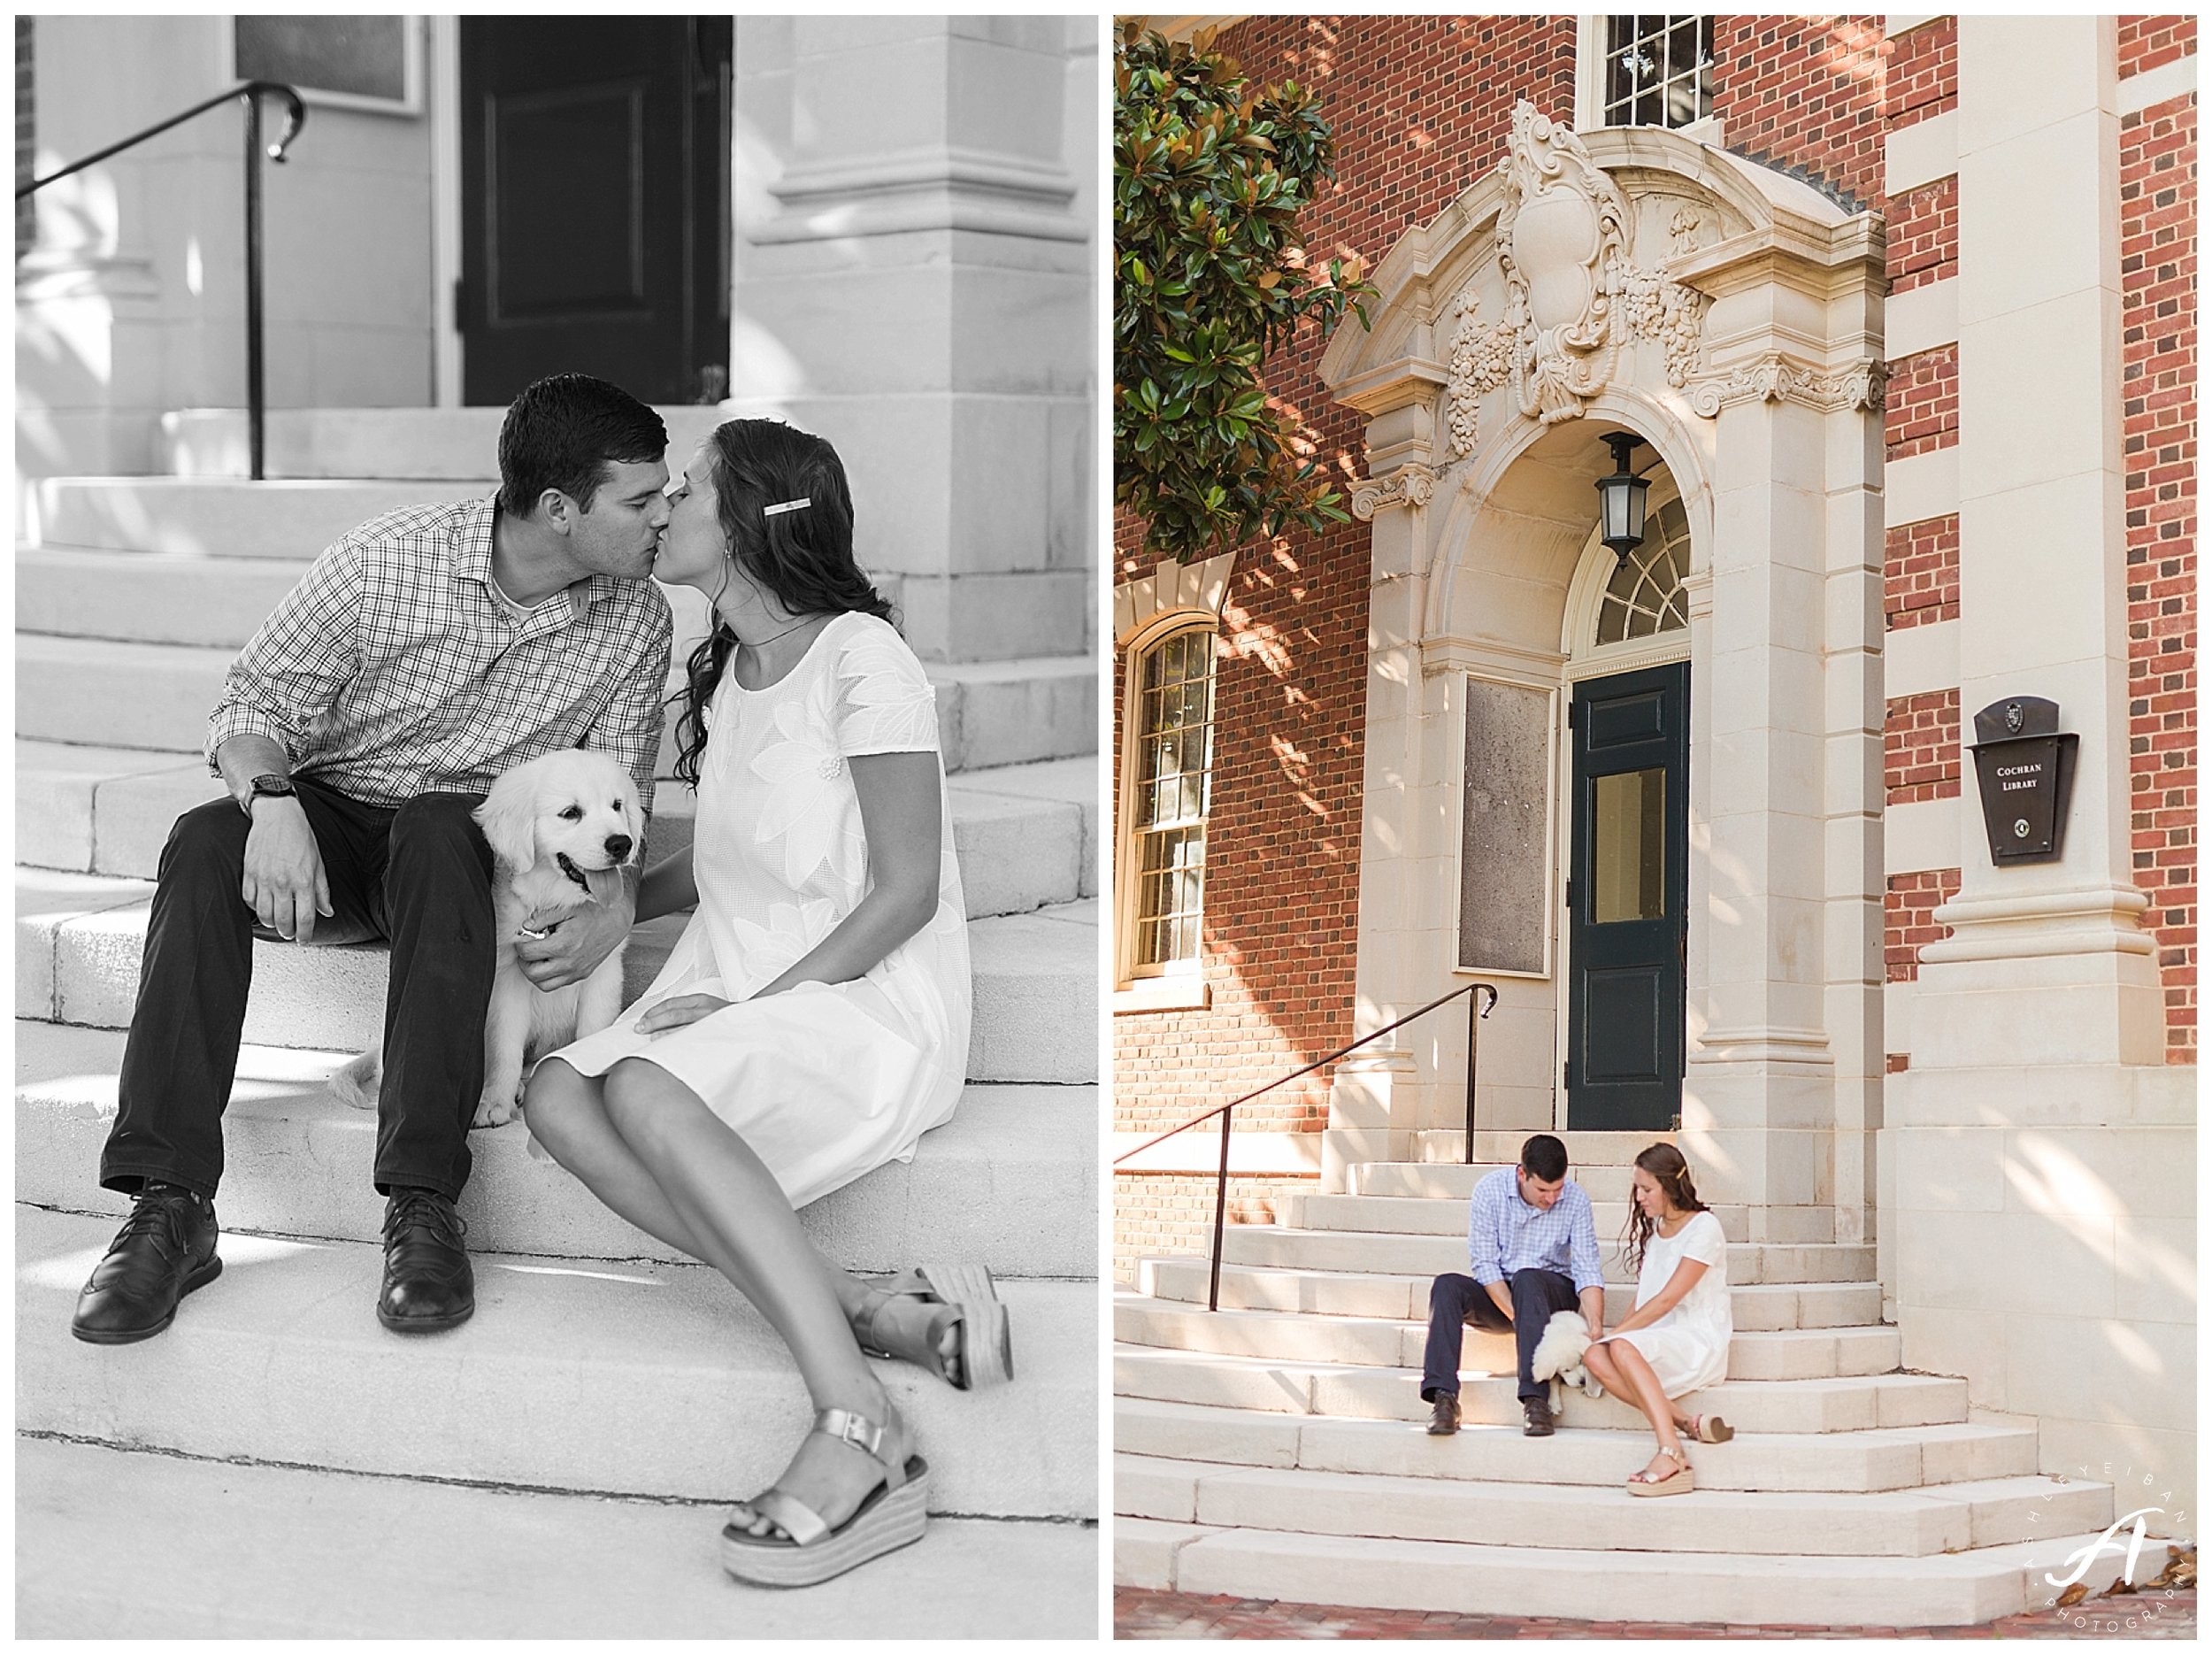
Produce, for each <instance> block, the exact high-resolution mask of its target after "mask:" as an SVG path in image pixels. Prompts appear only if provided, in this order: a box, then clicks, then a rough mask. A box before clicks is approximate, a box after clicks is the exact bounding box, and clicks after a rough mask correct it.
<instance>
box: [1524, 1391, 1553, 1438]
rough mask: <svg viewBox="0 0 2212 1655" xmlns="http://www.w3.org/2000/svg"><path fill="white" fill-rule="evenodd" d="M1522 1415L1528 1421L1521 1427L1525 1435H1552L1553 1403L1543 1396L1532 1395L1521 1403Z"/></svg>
mask: <svg viewBox="0 0 2212 1655" xmlns="http://www.w3.org/2000/svg"><path fill="white" fill-rule="evenodd" d="M1521 1417H1522V1418H1523V1419H1524V1420H1527V1421H1528V1423H1527V1424H1525V1425H1524V1426H1523V1427H1522V1428H1521V1435H1522V1436H1550V1435H1551V1404H1549V1403H1548V1402H1546V1401H1545V1400H1544V1399H1543V1398H1542V1397H1530V1398H1529V1399H1528V1400H1527V1401H1526V1402H1525V1403H1523V1404H1522V1405H1521Z"/></svg>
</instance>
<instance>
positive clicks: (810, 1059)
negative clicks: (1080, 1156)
mask: <svg viewBox="0 0 2212 1655" xmlns="http://www.w3.org/2000/svg"><path fill="white" fill-rule="evenodd" d="M937 751H939V746H938V735H937V708H936V697H935V691H934V690H933V689H932V687H931V685H930V682H929V680H928V678H927V677H926V675H925V674H924V673H923V671H922V666H921V663H920V662H919V661H918V660H917V659H916V658H915V656H914V652H913V651H912V650H910V649H909V648H907V646H906V642H905V640H904V639H902V638H901V637H900V636H899V635H898V633H897V632H896V631H895V629H894V628H893V627H891V625H890V624H889V623H888V622H887V621H883V620H877V619H876V618H875V617H874V616H872V615H864V614H860V613H857V612H849V613H846V614H842V615H840V616H838V617H837V618H836V619H835V620H832V621H831V622H830V623H829V624H828V625H827V626H826V627H823V628H822V630H821V631H820V632H819V633H818V634H817V635H816V636H815V639H814V642H813V643H812V644H811V645H810V647H809V648H808V650H807V653H806V655H805V656H804V658H802V659H801V661H800V662H799V664H798V666H795V667H794V668H793V669H792V670H791V671H790V672H789V673H787V674H785V675H784V676H783V678H781V679H780V680H779V681H777V682H775V683H773V684H772V685H770V686H769V687H768V688H766V689H746V688H745V687H744V686H743V685H741V684H740V683H739V682H738V681H736V678H735V677H734V675H733V674H732V673H731V672H730V671H729V670H728V669H727V668H726V669H725V670H724V673H723V676H722V681H721V683H720V684H719V685H718V687H717V688H716V689H715V692H714V696H713V699H712V701H711V702H710V709H709V722H708V727H707V743H706V751H705V753H704V755H703V758H702V760H701V765H700V774H699V797H698V812H699V813H698V822H697V827H696V830H695V838H694V841H693V847H692V873H693V877H694V880H695V883H696V884H697V886H698V890H699V905H698V907H697V909H696V910H695V911H694V912H693V913H692V916H691V921H690V923H689V924H688V925H687V926H686V927H685V928H684V932H683V935H682V936H681V937H680V938H679V939H678V940H677V943H676V946H675V948H674V950H673V951H672V952H671V953H670V955H669V957H668V963H667V964H666V965H665V966H663V967H662V968H661V972H660V974H659V975H658V976H657V977H656V978H655V979H654V980H653V983H652V986H651V987H650V988H649V989H646V991H645V993H644V996H643V997H641V999H640V1000H639V1001H638V1003H637V1004H636V1005H633V1006H631V1007H629V1008H628V1009H627V1010H626V1011H625V1012H622V1014H621V1015H620V1016H618V1017H617V1018H616V1019H615V1020H614V1023H613V1025H612V1026H611V1028H606V1029H603V1030H602V1031H601V1032H600V1033H598V1034H596V1035H588V1036H587V1037H586V1038H584V1039H582V1040H580V1041H578V1042H577V1043H575V1044H573V1045H572V1046H569V1047H567V1048H565V1050H564V1051H561V1052H560V1053H559V1054H558V1055H559V1057H560V1058H561V1059H562V1060H563V1061H564V1062H566V1063H568V1064H571V1065H572V1066H574V1067H575V1068H576V1069H578V1070H579V1071H580V1073H582V1074H605V1073H606V1072H607V1071H608V1069H610V1068H611V1067H612V1066H614V1065H615V1063H616V1062H618V1060H620V1059H621V1058H645V1059H646V1060H648V1061H649V1062H651V1063H654V1064H657V1065H658V1066H660V1067H662V1068H664V1069H665V1070H667V1071H668V1073H669V1074H672V1075H674V1076H675V1077H676V1078H677V1079H678V1080H680V1081H681V1082H683V1083H684V1084H685V1085H686V1086H687V1087H689V1088H690V1089H692V1090H693V1091H695V1092H696V1093H697V1094H698V1095H699V1096H700V1097H702V1098H703V1099H705V1101H706V1103H707V1105H708V1107H710V1109H712V1110H713V1111H714V1112H715V1113H716V1114H717V1115H718V1116H719V1117H721V1119H722V1120H726V1121H727V1122H728V1123H729V1125H730V1126H731V1127H732V1128H733V1129H734V1130H735V1131H736V1132H737V1134H738V1135H739V1136H741V1137H742V1138H743V1139H744V1140H745V1142H746V1143H748V1144H749V1145H750V1146H751V1148H752V1150H753V1151H754V1152H755V1153H756V1154H757V1155H758V1156H759V1157H760V1158H761V1159H762V1160H763V1161H764V1162H765V1163H766V1165H767V1166H768V1169H769V1170H770V1171H771V1172H772V1173H773V1174H775V1177H776V1182H778V1183H779V1184H780V1185H781V1186H782V1188H783V1192H784V1194H785V1195H786V1196H787V1197H789V1198H790V1201H791V1204H792V1205H794V1206H803V1205H806V1203H808V1202H810V1201H813V1200H815V1199H817V1198H818V1197H822V1196H825V1195H827V1194H828V1193H829V1192H830V1191H831V1190H833V1189H839V1188H841V1186H843V1185H845V1184H849V1183H850V1182H852V1181H853V1180H854V1179H856V1178H858V1177H860V1176H861V1175H862V1174H865V1173H869V1172H872V1171H873V1170H874V1169H875V1168H877V1167H879V1166H883V1165H884V1164H885V1163H886V1162H887V1161H893V1160H910V1159H913V1155H914V1144H915V1141H916V1140H917V1139H918V1138H919V1137H920V1136H921V1135H922V1134H923V1133H925V1132H926V1131H927V1130H929V1128H932V1127H934V1126H938V1125H940V1124H941V1123H942V1122H944V1121H946V1120H950V1119H951V1117H952V1112H953V1110H954V1107H955V1106H956V1105H957V1104H958V1103H959V1101H960V1092H961V1088H962V1086H963V1085H964V1079H965V1076H966V1074H967V1065H968V1018H969V1001H970V986H969V973H968V934H967V920H966V905H965V904H964V901H963V900H962V897H961V891H960V868H959V864H958V863H957V862H956V860H955V858H954V856H953V844H952V810H951V804H950V801H949V796H948V795H947V794H946V791H945V788H944V766H943V763H942V761H940V762H939V765H938V769H937V779H938V795H939V799H940V804H939V806H938V814H939V821H938V831H939V834H940V835H941V838H940V843H941V850H940V852H939V871H938V877H937V912H936V914H935V916H934V917H933V919H932V920H930V922H929V923H928V924H927V925H926V926H924V927H923V928H922V929H921V930H919V931H918V932H917V933H915V935H913V936H911V937H910V938H908V939H907V941H906V942H904V943H901V944H900V945H899V947H898V948H896V949H895V950H894V951H892V952H891V953H890V955H888V956H887V958H885V959H883V960H882V961H881V962H880V963H879V964H878V965H877V966H875V968H874V969H873V970H872V971H870V972H869V973H868V974H867V975H866V976H864V977H861V978H857V979H856V980H855V981H850V982H840V983H819V982H804V983H801V984H800V985H799V986H798V987H797V988H795V989H789V990H787V991H786V992H784V993H780V994H772V995H770V996H768V997H766V998H764V999H759V1000H752V999H749V998H748V997H749V995H751V994H752V993H753V991H754V990H755V989H758V988H760V987H761V986H762V985H763V984H764V983H767V982H769V981H772V980H773V979H775V978H777V977H779V976H781V975H782V974H783V973H784V972H785V971H786V970H787V969H788V968H789V967H790V966H792V965H794V964H795V962H797V961H798V960H799V959H801V958H803V957H804V956H805V955H806V954H807V953H808V952H809V951H811V950H812V949H813V948H814V947H815V946H816V945H817V944H818V943H820V942H821V941H822V939H823V938H824V937H826V936H827V935H829V934H830V933H831V932H832V931H833V930H834V929H835V928H837V926H838V924H839V923H840V922H841V920H843V919H844V918H845V916H846V915H848V914H849V913H850V912H852V911H853V910H854V909H855V908H856V907H857V906H858V905H859V904H860V899H861V898H862V897H863V896H864V895H865V894H866V892H867V889H868V839H867V835H866V832H865V831H864V828H863V827H862V824H861V819H860V801H859V797H858V796H857V795H856V793H855V792H854V790H853V778H852V770H851V766H850V764H849V760H851V759H854V758H860V757H862V756H863V755H865V754H869V753H904V752H929V753H935V752H937ZM687 994H711V995H714V996H717V997H719V998H722V999H726V1000H732V1001H735V1002H737V1003H738V1004H735V1005H729V1006H726V1007H725V1008H724V1009H723V1010H721V1011H718V1012H714V1013H712V1014H711V1015H710V1016H707V1017H704V1018H702V1019H700V1020H698V1021H696V1022H695V1023H691V1024H689V1025H687V1026H686V1027H684V1028H677V1029H672V1030H670V1031H668V1032H667V1033H664V1034H659V1035H641V1034H638V1033H637V1032H636V1024H637V1021H638V1019H639V1018H640V1017H641V1016H643V1015H644V1013H645V1012H647V1011H648V1010H649V1009H650V1008H651V1007H652V1006H654V1005H657V1004H659V1003H660V1002H661V1001H663V1000H666V999H672V998H674V997H679V996H681V995H687Z"/></svg>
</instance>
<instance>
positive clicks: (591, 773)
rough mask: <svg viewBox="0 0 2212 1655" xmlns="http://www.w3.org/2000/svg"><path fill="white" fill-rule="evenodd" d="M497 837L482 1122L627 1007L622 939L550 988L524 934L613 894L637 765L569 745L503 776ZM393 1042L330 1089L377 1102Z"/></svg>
mask: <svg viewBox="0 0 2212 1655" xmlns="http://www.w3.org/2000/svg"><path fill="white" fill-rule="evenodd" d="M475 815H476V823H477V826H479V827H480V828H482V829H483V830H484V839H485V842H486V843H488V844H489V845H490V846H491V848H492V861H493V865H494V866H493V872H492V916H493V919H492V923H493V936H494V938H495V948H496V951H497V961H496V970H495V975H494V976H493V979H492V998H491V1006H490V1009H489V1010H488V1012H487V1013H486V1014H485V1018H484V1090H483V1093H482V1095H481V1096H480V1097H479V1099H478V1101H477V1105H476V1124H477V1125H478V1126H480V1127H495V1126H501V1125H503V1124H504V1123H505V1122H507V1121H510V1120H513V1119H514V1118H515V1115H516V1112H517V1109H516V1105H517V1104H518V1101H519V1100H520V1098H521V1096H522V1082H523V1076H524V1074H526V1071H527V1069H528V1067H529V1065H530V1063H531V1062H532V1061H533V1060H534V1059H535V1058H540V1057H542V1056H543V1055H544V1054H545V1053H547V1052H549V1051H555V1050H557V1049H558V1048H559V1047H562V1046H565V1045H566V1044H568V1043H569V1042H571V1041H572V1040H576V1039H580V1038H581V1037H582V1036H583V1035H595V1034H597V1033H598V1032H599V1031H600V1030H601V1029H603V1028H606V1027H607V1025H608V1024H610V1023H611V1022H613V1021H614V1018H615V1013H616V1012H618V1011H620V1010H621V1009H622V950H621V949H620V948H617V949H616V950H615V951H614V952H613V953H611V954H610V955H608V956H607V958H605V959H603V960H602V961H601V962H600V963H599V966H598V968H597V969H596V970H595V971H594V972H593V973H592V974H591V975H590V976H588V977H587V978H585V979H584V980H583V981H581V982H575V983H571V984H570V985H569V986H568V987H566V988H565V989H538V988H535V987H534V986H533V985H532V983H531V981H530V980H529V978H527V977H526V976H524V975H523V974H522V967H521V965H520V962H519V961H518V960H517V958H515V942H516V938H517V936H518V935H519V934H520V932H521V930H522V928H523V926H524V925H525V924H526V922H527V921H528V920H529V919H530V916H531V915H533V914H542V913H549V912H555V911H557V910H566V909H576V908H580V907H582V906H584V905H585V904H587V903H592V902H606V901H608V900H610V899H611V898H612V897H614V896H615V894H616V893H617V892H618V889H620V886H621V882H622V873H621V870H622V868H623V866H625V865H626V864H628V863H630V862H633V861H634V860H636V858H637V857H638V855H639V854H640V846H641V835H642V832H643V827H644V824H643V822H642V821H641V820H640V812H639V809H638V797H637V786H636V784H635V783H634V782H633V781H631V780H630V773H629V772H628V771H627V770H626V769H625V768H624V767H623V766H621V765H619V764H618V763H617V762H616V761H615V760H613V759H612V758H608V757H607V756H606V755H605V754H604V753H592V752H585V751H581V750H580V749H575V748H567V749H564V750H562V751H559V752H551V753H547V754H546V755H544V756H543V757H542V758H533V759H532V760H530V762H529V763H527V764H524V765H517V766H515V767H514V768H513V769H512V770H510V771H508V772H507V774H504V775H503V776H501V777H500V778H499V780H498V781H495V782H493V783H492V790H491V792H490V794H489V795H488V796H487V797H486V798H485V800H484V802H483V804H480V805H479V806H478V807H477V809H476V812H475ZM383 1078H384V1051H383V1046H382V1043H381V1042H380V1043H377V1044H376V1045H373V1046H371V1047H370V1048H369V1049H368V1050H367V1051H365V1052H363V1053H362V1054H361V1055H360V1056H359V1057H357V1058H354V1059H353V1061H352V1062H350V1063H349V1064H347V1065H346V1066H345V1067H343V1068H342V1069H340V1070H339V1071H338V1072H337V1073H336V1074H334V1075H332V1076H331V1077H330V1089H331V1090H332V1091H333V1092H334V1093H336V1094H337V1095H338V1097H341V1098H342V1099H343V1100H344V1101H345V1102H347V1103H349V1104H351V1105H354V1106H355V1107H356V1108H359V1109H373V1108H375V1107H376V1097H377V1092H378V1090H379V1089H380V1086H381V1084H382V1082H383Z"/></svg>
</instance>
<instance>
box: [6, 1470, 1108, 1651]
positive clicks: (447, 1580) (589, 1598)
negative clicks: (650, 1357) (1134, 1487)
mask: <svg viewBox="0 0 2212 1655" xmlns="http://www.w3.org/2000/svg"><path fill="white" fill-rule="evenodd" d="M15 1464H16V1580H17V1590H16V1622H15V1624H16V1632H17V1635H18V1636H20V1637H25V1638H46V1637H54V1638H63V1637H66V1638H87V1637H93V1638H98V1637H106V1638H163V1639H177V1638H239V1639H242V1638H250V1637H251V1638H268V1637H290V1638H329V1637H333V1636H339V1635H341V1634H343V1635H346V1636H356V1637H385V1638H421V1639H437V1640H441V1641H442V1640H446V1639H452V1638H465V1637H483V1638H544V1639H553V1638H563V1639H567V1638H590V1637H596V1638H606V1639H623V1640H628V1639H634V1638H698V1639H706V1638H714V1639H727V1638H729V1637H731V1636H734V1635H736V1634H739V1633H742V1635H743V1636H747V1637H749V1638H802V1637H806V1638H821V1637H841V1638H865V1639H870V1640H874V1639H895V1638H904V1637H906V1636H910V1634H911V1633H912V1631H913V1629H914V1628H916V1627H917V1626H923V1627H927V1628H930V1629H931V1630H932V1631H933V1633H935V1634H937V1635H938V1636H944V1637H956V1638H971V1639H982V1638H991V1637H1039V1638H1046V1637H1052V1638H1087V1637H1090V1636H1093V1635H1094V1633H1095V1631H1096V1628H1097V1625H1098V1549H1099V1543H1100V1542H1099V1531H1098V1529H1097V1528H1096V1527H1095V1526H1094V1525H1090V1524H1085V1523H1060V1522H1008V1521H1004V1520H999V1521H989V1520H979V1519H966V1520H963V1519H959V1518H952V1517H944V1516H940V1517H936V1518H933V1519H932V1520H931V1521H930V1525H929V1530H928V1533H927V1534H926V1536H925V1537H924V1538H923V1539H922V1541H921V1542H920V1543H918V1544H916V1545H913V1546H909V1547H907V1548H905V1549H904V1550H902V1551H895V1552H893V1553H892V1554H890V1555H889V1556H888V1557H886V1558H882V1559H878V1560H877V1561H876V1562H874V1563H872V1564H871V1565H869V1566H868V1567H866V1568H864V1569H860V1570H857V1571H856V1572H855V1573H854V1574H850V1575H849V1576H847V1577H845V1578H844V1579H843V1580H842V1581H841V1582H839V1584H838V1585H837V1587H836V1588H835V1589H834V1590H831V1591H829V1592H772V1591H747V1590H744V1589H743V1588H741V1587H740V1586H738V1585H736V1584H735V1583H733V1582H732V1581H731V1580H730V1579H729V1577H728V1576H727V1575H726V1574H724V1573H723V1572H722V1568H721V1566H720V1559H719V1558H718V1555H717V1551H716V1535H717V1532H718V1530H719V1529H720V1528H721V1526H722V1523H723V1521H724V1519H725V1518H726V1515H727V1512H726V1506H725V1505H723V1504H720V1503H718V1504H715V1505H675V1504H671V1503H669V1502H666V1501H662V1500H610V1499H604V1498H600V1497H594V1496H588V1495H573V1494H554V1493H547V1492H542V1491H538V1490H524V1489H484V1488H466V1487H453V1486H449V1485H445V1484H440V1483H432V1482H416V1481H414V1480H411V1479H409V1478H403V1477H366V1476H359V1475H355V1474H348V1473H342V1472H328V1471H307V1470H301V1469H299V1468H297V1467H294V1466H263V1465H236V1464H232V1463H228V1462H224V1461H214V1460H204V1459H182V1458H180V1457H178V1456H176V1455H173V1454H156V1453H129V1452H118V1451H115V1450H113V1449H110V1448H105V1447H102V1446H99V1445H96V1444H93V1443H66V1442H58V1441H54V1440H51V1439H48V1438H41V1437H21V1438H19V1439H18V1440H17V1443H16V1452H15ZM734 1492H736V1491H735V1490H732V1493H734ZM180 1512H189V1513H192V1520H190V1521H189V1522H179V1521H178V1520H177V1513H180ZM118 1557H127V1558H129V1559H132V1567H131V1588H130V1590H128V1591H118V1590H116V1583H115V1559H117V1558H118ZM1010 1578H1013V1579H1018V1580H1020V1581H1021V1582H1022V1583H1023V1589H1024V1590H1021V1591H1020V1592H1018V1593H1010V1592H1008V1591H1006V1590H1005V1583H1006V1582H1007V1581H1008V1580H1009V1579H1010Z"/></svg>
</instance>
